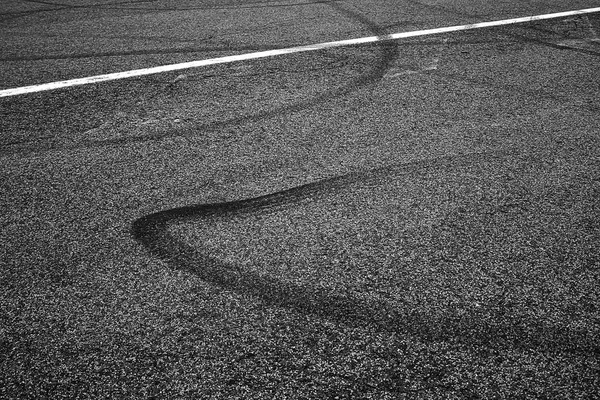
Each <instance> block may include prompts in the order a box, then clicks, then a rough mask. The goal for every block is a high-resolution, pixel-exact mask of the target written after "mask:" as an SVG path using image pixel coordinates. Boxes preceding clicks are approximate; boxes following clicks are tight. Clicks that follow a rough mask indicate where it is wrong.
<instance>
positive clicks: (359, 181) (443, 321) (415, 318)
mask: <svg viewBox="0 0 600 400" xmlns="http://www.w3.org/2000/svg"><path fill="white" fill-rule="evenodd" d="M508 154H510V156H513V157H514V156H515V154H516V152H515V151H513V150H506V151H502V152H492V153H480V154H468V155H464V156H455V157H445V158H440V159H437V160H433V161H432V160H426V161H419V162H414V163H408V164H400V165H391V166H387V167H383V168H379V169H375V170H372V171H369V172H364V173H353V174H348V175H344V176H340V177H335V178H330V179H325V180H322V181H318V182H314V183H310V184H306V185H303V186H299V187H295V188H292V189H289V190H284V191H281V192H277V193H273V194H268V195H265V196H260V197H256V198H251V199H246V200H239V201H232V202H225V203H217V204H197V205H190V206H184V207H179V208H174V209H170V210H165V211H160V212H157V213H154V214H150V215H146V216H144V217H142V218H139V219H138V220H136V221H134V223H133V224H132V230H131V233H132V236H133V238H134V239H135V240H136V241H138V242H139V243H141V244H142V245H143V246H144V247H145V248H146V249H147V250H148V251H149V252H150V253H151V254H152V255H153V256H155V257H157V258H159V259H161V260H162V261H163V262H164V263H165V264H167V265H169V266H171V267H172V268H174V269H178V270H184V271H188V272H190V273H193V274H195V275H196V276H198V277H200V278H201V279H203V280H205V281H206V282H209V283H212V284H215V285H219V286H221V287H223V288H224V289H226V290H231V291H234V292H237V293H240V294H246V295H252V296H255V297H257V298H258V299H260V300H261V301H262V302H264V304H265V305H269V306H276V307H284V308H290V309H293V310H295V311H296V312H299V313H302V314H310V315H316V316H318V317H320V318H323V319H328V320H332V321H334V322H337V323H343V324H348V325H352V326H360V327H366V328H369V329H374V330H376V331H382V332H392V333H400V334H410V335H414V336H417V337H419V338H420V339H421V340H425V341H439V340H451V341H456V342H460V343H465V344H468V345H471V346H472V345H482V346H492V347H493V346H509V347H514V348H538V349H554V350H556V349H558V348H560V349H561V350H562V351H568V352H581V351H583V352H587V351H597V348H596V347H597V346H595V345H593V344H591V342H590V339H589V337H588V336H589V335H588V334H587V333H586V332H579V331H577V330H573V329H565V328H560V327H555V326H548V325H546V324H545V323H543V322H536V321H529V320H527V321H526V320H522V319H520V318H521V317H518V316H517V317H514V316H510V315H506V314H504V311H498V313H499V314H498V315H495V316H494V317H493V318H489V316H488V317H483V316H478V315H477V314H474V315H466V316H460V315H455V314H452V313H450V314H448V315H445V316H443V317H433V318H432V316H431V315H424V314H422V313H419V312H414V311H413V310H412V309H411V308H410V307H409V306H406V307H404V306H401V305H399V304H396V305H395V306H394V305H393V304H392V303H390V302H388V301H386V300H383V299H381V298H373V297H365V296H360V297H359V296H356V295H355V294H353V293H352V292H351V291H345V292H344V293H343V294H342V293H339V292H334V291H333V290H332V289H324V288H319V287H311V286H310V285H302V284H296V283H293V282H289V281H282V280H279V279H276V278H273V277H271V276H266V275H261V274H260V273H257V272H252V271H248V270H244V269H242V268H241V267H238V266H236V265H231V264H229V263H226V262H224V261H222V260H219V259H217V258H214V257H212V256H210V255H207V254H206V253H205V252H203V250H202V248H198V247H195V246H191V245H190V244H187V243H185V242H184V241H183V240H182V239H179V238H178V237H176V235H173V234H172V233H170V231H169V227H170V226H174V225H176V224H181V223H185V222H190V221H193V222H194V223H196V224H198V225H201V224H202V221H203V220H204V221H207V220H208V219H211V220H214V219H219V220H224V221H227V220H230V219H235V218H239V217H240V216H244V215H252V216H259V215H261V214H270V213H275V212H280V213H285V212H286V210H289V209H292V208H294V207H297V206H301V205H302V204H303V203H306V202H313V201H318V200H325V201H327V199H328V198H329V197H330V196H335V195H338V194H340V193H345V192H347V191H350V190H352V188H353V187H354V186H357V185H372V184H373V183H375V184H377V182H380V181H382V180H385V179H387V178H388V177H390V176H392V177H400V178H401V179H406V180H407V181H410V180H415V179H416V180H417V181H419V180H420V181H422V182H425V183H424V184H427V180H428V178H427V177H430V176H443V174H444V173H446V172H448V171H454V172H457V171H458V172H459V173H460V171H473V170H477V169H480V170H481V171H483V170H485V169H486V168H488V167H489V166H490V165H501V164H502V162H503V160H504V159H505V158H506V157H507V156H508ZM522 157H532V154H524V155H522ZM490 163H491V164H490ZM482 165H486V166H482ZM369 187H370V186H369ZM437 194H438V195H439V193H437ZM435 195H436V192H434V194H433V196H435ZM460 229H462V228H459V231H458V232H457V233H456V234H458V235H461V233H460V232H461V231H460Z"/></svg>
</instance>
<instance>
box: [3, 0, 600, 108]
mask: <svg viewBox="0 0 600 400" xmlns="http://www.w3.org/2000/svg"><path fill="white" fill-rule="evenodd" d="M596 12H600V7H595V8H586V9H581V10H573V11H564V12H559V13H553V14H543V15H533V16H530V17H520V18H511V19H503V20H498V21H489V22H479V23H474V24H467V25H458V26H448V27H444V28H434V29H425V30H419V31H412V32H400V33H393V34H389V35H382V36H368V37H362V38H356V39H347V40H339V41H336V42H326V43H316V44H310V45H305V46H297V47H289V48H286V49H276V50H267V51H259V52H255V53H246V54H238V55H234V56H227V57H218V58H210V59H207V60H197V61H190V62H185V63H179V64H171V65H163V66H159V67H152V68H143V69H135V70H131V71H124V72H115V73H111V74H104V75H96V76H89V77H86V78H77V79H69V80H65V81H58V82H49V83H42V84H38V85H31V86H23V87H18V88H13V89H3V90H0V97H8V96H17V95H21V94H26V93H35V92H41V91H45V90H54V89H61V88H67V87H72V86H80V85H88V84H92V83H99V82H107V81H114V80H118V79H126V78H133V77H138V76H145V75H152V74H160V73H162V72H170V71H179V70H182V69H189V68H198V67H204V66H207V65H215V64H226V63H232V62H235V61H245V60H254V59H257V58H265V57H273V56H278V55H284V54H292V53H300V52H304V51H316V50H323V49H328V48H333V47H342V46H351V45H357V44H364V43H374V42H382V41H387V40H396V39H404V38H410V37H416V36H426V35H436V34H440V33H449V32H458V31H466V30H471V29H480V28H490V27H494V26H502V25H511V24H519V23H524V22H533V21H541V20H546V19H553V18H562V17H569V16H572V15H581V14H591V13H596Z"/></svg>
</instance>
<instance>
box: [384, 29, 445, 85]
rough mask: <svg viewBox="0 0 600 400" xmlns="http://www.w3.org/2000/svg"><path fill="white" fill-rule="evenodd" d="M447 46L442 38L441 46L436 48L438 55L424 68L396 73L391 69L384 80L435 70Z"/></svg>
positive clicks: (396, 71)
mask: <svg viewBox="0 0 600 400" xmlns="http://www.w3.org/2000/svg"><path fill="white" fill-rule="evenodd" d="M447 45H448V38H444V39H443V40H442V43H441V45H439V46H438V54H437V55H435V56H434V57H433V59H432V60H431V62H430V63H428V64H427V65H426V66H424V67H422V68H420V69H406V70H402V71H398V70H397V69H396V70H394V69H392V70H390V72H389V73H388V74H387V75H386V76H385V77H384V78H386V79H390V78H396V77H399V76H406V75H415V74H420V73H422V72H427V71H435V70H437V69H438V67H439V64H440V60H441V58H442V56H443V53H444V50H446V48H447Z"/></svg>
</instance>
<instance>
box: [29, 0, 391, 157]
mask: <svg viewBox="0 0 600 400" xmlns="http://www.w3.org/2000/svg"><path fill="white" fill-rule="evenodd" d="M332 7H333V8H334V9H336V10H337V11H338V12H340V13H343V14H345V15H347V16H349V17H350V18H357V19H359V21H360V22H361V23H363V24H365V25H366V26H367V27H368V28H369V29H371V30H372V31H373V33H374V34H382V33H383V31H382V30H381V29H380V28H378V26H377V25H375V24H374V23H372V22H371V21H370V20H368V19H366V18H364V17H363V16H360V15H359V14H357V13H356V12H352V11H347V10H345V9H344V8H343V7H341V6H339V5H332ZM373 45H375V46H378V47H381V56H380V59H379V62H378V63H377V64H375V65H374V66H373V68H372V69H371V70H370V71H368V72H367V73H366V74H364V75H362V76H360V77H358V78H356V79H353V80H350V81H348V82H347V83H346V84H345V85H343V86H341V87H336V88H333V89H330V90H326V91H324V92H323V93H321V94H320V95H318V96H316V97H313V98H312V99H308V100H306V101H301V102H298V103H293V104H289V105H284V106H281V107H277V108H274V109H271V110H266V111H262V112H260V113H257V114H250V115H243V116H240V117H235V118H232V119H230V120H226V121H219V122H213V123H208V124H206V123H200V124H193V125H191V126H189V125H188V126H186V127H182V128H178V129H173V130H170V131H168V132H161V133H153V134H149V135H143V136H133V137H119V138H116V139H105V140H86V139H85V138H84V139H83V140H82V141H81V142H78V143H75V144H66V145H65V144H56V143H54V144H52V145H51V146H50V148H51V149H56V148H63V149H78V148H82V147H84V148H87V147H105V146H114V145H117V146H121V145H125V144H134V143H141V142H147V141H152V140H160V139H165V138H170V137H192V136H197V135H198V134H199V132H210V131H215V130H219V129H223V128H226V127H229V126H235V125H238V124H243V123H247V122H256V121H260V120H263V119H265V118H269V117H273V116H276V115H280V114H283V113H293V112H298V111H301V110H304V109H306V108H308V107H312V106H315V105H318V104H321V103H324V102H326V101H328V100H330V99H332V98H335V97H340V96H343V95H345V94H348V93H352V92H354V91H357V90H359V89H360V88H362V87H365V86H368V85H370V84H373V83H376V82H378V81H380V80H381V79H382V78H383V77H384V76H385V73H386V71H387V70H388V69H389V68H390V66H391V65H392V64H393V62H394V60H395V58H396V57H397V54H398V47H397V43H394V42H380V43H375V44H373ZM21 143H23V142H20V143H19V144H21ZM34 151H35V150H34Z"/></svg>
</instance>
